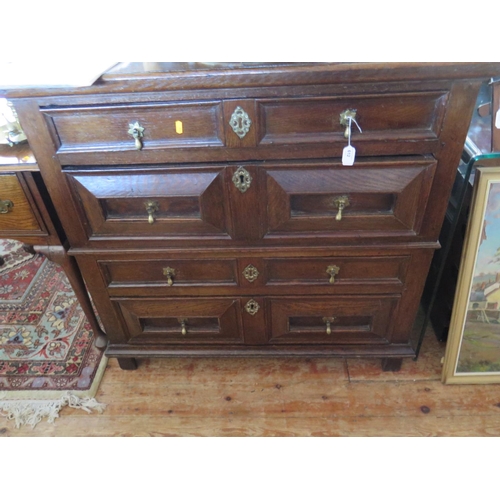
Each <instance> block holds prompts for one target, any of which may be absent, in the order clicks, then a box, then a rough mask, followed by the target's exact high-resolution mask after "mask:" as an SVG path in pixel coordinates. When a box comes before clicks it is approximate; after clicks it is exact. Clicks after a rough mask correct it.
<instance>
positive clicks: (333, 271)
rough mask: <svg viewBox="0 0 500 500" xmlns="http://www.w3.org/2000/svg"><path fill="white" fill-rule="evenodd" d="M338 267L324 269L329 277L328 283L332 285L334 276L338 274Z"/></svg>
mask: <svg viewBox="0 0 500 500" xmlns="http://www.w3.org/2000/svg"><path fill="white" fill-rule="evenodd" d="M339 271H340V267H339V266H328V267H327V268H326V273H327V274H329V275H330V280H329V281H330V283H331V284H332V285H333V284H334V283H335V276H337V274H339Z"/></svg>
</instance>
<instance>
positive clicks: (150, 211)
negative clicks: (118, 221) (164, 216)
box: [144, 201, 160, 224]
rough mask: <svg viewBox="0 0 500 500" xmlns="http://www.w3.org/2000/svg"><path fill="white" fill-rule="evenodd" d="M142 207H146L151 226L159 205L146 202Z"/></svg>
mask: <svg viewBox="0 0 500 500" xmlns="http://www.w3.org/2000/svg"><path fill="white" fill-rule="evenodd" d="M144 206H145V207H146V211H147V212H148V222H149V223H150V224H153V222H154V221H155V218H154V214H155V213H156V212H158V210H159V209H160V205H159V204H158V202H157V201H146V202H145V203H144Z"/></svg>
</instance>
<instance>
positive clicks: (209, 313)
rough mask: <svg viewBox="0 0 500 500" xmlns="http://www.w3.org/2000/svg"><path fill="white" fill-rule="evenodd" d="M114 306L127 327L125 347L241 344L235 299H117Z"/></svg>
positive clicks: (241, 335) (241, 337)
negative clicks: (126, 343) (131, 345)
mask: <svg viewBox="0 0 500 500" xmlns="http://www.w3.org/2000/svg"><path fill="white" fill-rule="evenodd" d="M115 303H116V305H117V307H118V311H119V312H120V313H121V315H122V317H123V319H124V320H125V323H126V325H127V329H128V332H129V334H130V338H129V339H128V343H129V344H166V343H167V344H193V343H195V344H205V343H206V344H220V343H238V342H243V331H242V328H241V326H240V320H241V318H240V314H239V307H240V304H239V300H238V299H233V298H226V299H157V298H155V299H130V300H127V299H119V300H116V302H115ZM183 322H184V323H183Z"/></svg>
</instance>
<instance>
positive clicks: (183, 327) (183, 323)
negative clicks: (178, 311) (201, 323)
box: [177, 318, 188, 335]
mask: <svg viewBox="0 0 500 500" xmlns="http://www.w3.org/2000/svg"><path fill="white" fill-rule="evenodd" d="M177 321H179V323H180V325H181V334H182V335H186V334H187V327H186V325H187V322H188V321H187V319H185V318H179V319H178V320H177Z"/></svg>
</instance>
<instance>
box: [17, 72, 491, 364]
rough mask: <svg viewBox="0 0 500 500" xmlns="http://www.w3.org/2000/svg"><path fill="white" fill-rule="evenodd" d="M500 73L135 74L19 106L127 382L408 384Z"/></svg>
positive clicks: (29, 98)
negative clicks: (439, 258)
mask: <svg viewBox="0 0 500 500" xmlns="http://www.w3.org/2000/svg"><path fill="white" fill-rule="evenodd" d="M127 71H128V72H127ZM499 72H500V66H499V65H498V64H496V65H495V64H489V63H481V64H465V63H464V64H455V65H452V64H441V65H439V64H413V63H412V64H389V65H384V64H374V63H372V64H359V63H358V64H339V63H337V64H310V65H304V64H302V65H301V64H267V65H262V64H260V65H259V64H256V65H251V64H240V65H238V64H223V63H220V64H215V65H208V66H205V67H204V66H203V65H198V66H197V65H185V66H183V65H181V64H177V65H175V64H174V65H170V66H169V65H164V66H162V65H161V64H160V65H158V67H157V68H156V71H155V72H145V71H144V69H143V68H141V66H140V65H135V66H134V65H132V67H128V68H119V69H117V70H115V71H113V72H111V73H109V74H107V75H105V76H104V77H103V79H102V80H100V81H99V82H98V83H97V84H95V85H94V86H91V87H89V88H82V89H65V90H63V91H61V90H50V89H44V90H33V91H21V90H18V91H11V93H10V97H11V98H12V99H13V101H14V104H15V106H16V109H17V112H18V115H19V118H20V121H21V124H22V125H23V128H24V130H25V133H26V134H27V136H28V139H29V141H30V144H31V147H32V148H33V150H34V153H35V156H36V158H37V160H38V163H39V165H40V169H41V172H42V175H43V177H44V180H45V183H46V185H47V187H48V189H49V192H50V194H51V197H52V199H53V201H54V205H55V207H56V209H57V211H58V214H59V217H60V219H61V221H62V224H63V226H64V229H65V231H66V233H67V235H68V238H69V241H70V243H71V254H72V255H74V256H75V257H76V259H77V261H78V264H79V266H80V269H81V271H82V274H83V276H84V278H85V280H86V282H87V285H88V287H89V290H90V292H91V294H92V296H93V298H94V302H95V304H96V307H97V309H98V311H99V313H100V316H101V318H102V321H103V324H104V326H105V328H106V332H107V335H108V338H109V345H108V349H107V354H108V355H109V356H112V357H117V358H119V361H120V365H121V366H122V367H123V368H133V367H135V358H139V357H153V356H233V355H240V356H307V357H311V356H345V357H350V356H356V357H359V356H363V357H364V356H366V357H378V358H381V359H382V360H383V367H384V368H385V369H398V368H399V366H400V363H401V360H402V358H404V357H411V356H413V354H414V351H413V348H412V346H411V344H410V333H411V329H412V324H413V321H414V318H415V315H416V312H417V309H418V305H419V300H420V296H421V293H422V289H423V286H424V283H425V278H426V275H427V272H428V268H429V263H430V260H431V258H432V255H433V252H434V250H435V249H436V248H437V247H438V244H437V238H438V235H439V230H440V227H441V224H442V221H443V217H444V213H445V210H446V205H447V201H448V197H449V194H450V190H451V186H452V183H453V179H454V174H455V170H456V167H457V165H458V162H459V159H460V155H461V151H462V147H463V143H464V140H465V136H466V133H467V129H468V125H469V121H470V117H471V114H472V111H473V107H474V103H475V99H476V95H477V92H478V89H479V86H480V84H481V82H482V81H483V80H485V79H487V78H488V77H490V76H493V75H495V74H497V73H499ZM349 117H351V119H349ZM349 141H350V144H351V145H352V146H353V147H355V148H356V158H355V161H354V164H353V165H350V166H349V165H347V164H343V162H342V160H341V158H342V154H343V151H344V148H345V147H346V146H347V145H348V142H349Z"/></svg>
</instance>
